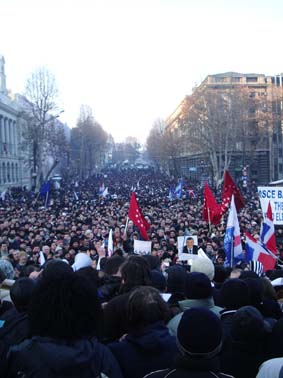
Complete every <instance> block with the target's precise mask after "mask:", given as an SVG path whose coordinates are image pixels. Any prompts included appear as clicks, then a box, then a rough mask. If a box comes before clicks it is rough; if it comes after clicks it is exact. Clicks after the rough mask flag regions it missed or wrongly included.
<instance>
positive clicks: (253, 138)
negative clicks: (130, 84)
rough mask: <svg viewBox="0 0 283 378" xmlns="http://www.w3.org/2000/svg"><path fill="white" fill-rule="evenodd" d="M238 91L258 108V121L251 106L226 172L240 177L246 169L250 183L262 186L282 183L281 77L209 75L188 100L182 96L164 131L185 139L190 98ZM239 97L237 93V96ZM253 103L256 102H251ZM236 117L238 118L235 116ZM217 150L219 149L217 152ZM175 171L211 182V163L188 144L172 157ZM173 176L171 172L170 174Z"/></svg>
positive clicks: (282, 92) (234, 74) (200, 152)
mask: <svg viewBox="0 0 283 378" xmlns="http://www.w3.org/2000/svg"><path fill="white" fill-rule="evenodd" d="M239 88H241V89H244V90H246V91H247V93H248V94H249V98H250V100H251V104H254V103H255V101H258V103H260V104H261V106H262V107H263V108H264V109H262V114H264V115H263V116H262V118H261V119H260V118H259V117H258V119H257V118H256V116H255V114H256V112H258V109H256V108H255V107H254V106H250V108H249V110H248V113H249V114H248V116H249V117H248V118H247V119H249V121H247V125H246V127H247V130H249V132H247V133H246V136H245V138H244V139H239V140H238V141H237V142H236V143H235V145H234V149H233V151H231V163H230V167H229V170H230V171H231V172H232V174H233V175H234V177H236V178H239V177H240V176H241V175H242V170H243V168H244V167H248V174H249V177H250V179H252V180H256V181H257V182H258V183H261V184H266V183H268V182H269V181H273V180H279V179H283V143H282V136H283V105H282V104H283V74H281V75H277V76H265V75H263V74H240V73H236V72H228V73H223V74H217V75H209V76H207V77H206V79H205V80H204V81H203V82H202V83H201V84H200V85H199V86H198V87H196V88H195V89H194V90H193V94H192V95H191V96H186V97H185V98H184V99H183V100H182V102H181V103H180V104H179V106H178V107H177V109H176V110H175V111H174V112H173V113H172V114H171V115H170V116H169V117H168V118H167V120H166V131H167V132H171V133H177V134H178V133H179V134H180V137H181V138H183V139H184V140H187V139H188V140H189V138H187V139H186V137H187V135H186V133H187V131H186V127H184V124H185V122H186V116H187V114H188V112H189V111H190V110H189V109H190V101H191V99H192V97H193V96H194V97H196V96H199V97H201V96H203V95H204V93H205V92H206V91H210V92H212V93H213V91H215V92H218V93H220V92H221V93H225V91H229V92H230V93H231V92H233V91H234V93H236V90H239ZM238 93H241V92H239V91H238V92H237V94H238ZM254 99H259V100H255V101H253V100H254ZM239 117H240V115H239ZM258 122H261V128H260V130H261V133H262V135H261V139H260V142H259V135H258V134H257V130H258V128H257V126H258V125H257V124H256V123H258ZM219 150H220V148H219ZM219 153H220V152H219ZM171 167H177V170H178V172H177V174H179V175H180V174H182V175H185V176H187V177H189V178H191V179H196V180H207V178H211V179H212V177H211V176H212V174H211V171H212V169H211V163H210V161H209V157H208V154H207V153H206V152H205V151H203V150H202V151H199V150H197V149H194V147H193V146H190V145H189V143H183V144H181V145H180V149H179V150H178V154H177V155H176V156H175V157H174V164H171ZM172 173H174V172H172Z"/></svg>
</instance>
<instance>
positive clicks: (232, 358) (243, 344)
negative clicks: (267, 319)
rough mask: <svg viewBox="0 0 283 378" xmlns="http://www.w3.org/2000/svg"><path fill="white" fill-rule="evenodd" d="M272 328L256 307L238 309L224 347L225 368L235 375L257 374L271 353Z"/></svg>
mask: <svg viewBox="0 0 283 378" xmlns="http://www.w3.org/2000/svg"><path fill="white" fill-rule="evenodd" d="M268 330H269V327H266V326H265V323H264V319H263V316H262V315H261V313H260V312H259V311H258V310H257V309H256V308H254V307H252V306H245V307H241V308H240V309H239V310H238V311H237V312H235V313H234V315H233V317H232V321H231V328H230V335H229V337H227V338H226V340H225V341H224V343H223V347H222V352H221V370H222V371H224V372H225V373H227V374H231V375H233V376H234V377H235V378H251V377H255V376H256V374H257V371H258V368H259V366H260V365H261V364H262V362H264V361H265V360H266V357H267V355H266V348H267V336H268V334H267V332H268Z"/></svg>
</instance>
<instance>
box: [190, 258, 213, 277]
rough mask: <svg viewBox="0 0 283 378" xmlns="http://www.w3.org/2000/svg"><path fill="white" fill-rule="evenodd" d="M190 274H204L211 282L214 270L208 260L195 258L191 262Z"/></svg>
mask: <svg viewBox="0 0 283 378" xmlns="http://www.w3.org/2000/svg"><path fill="white" fill-rule="evenodd" d="M191 272H199V273H204V274H205V275H207V277H208V278H209V280H210V281H212V280H213V277H214V272H215V269H214V265H213V263H212V261H211V260H210V259H206V258H203V257H197V258H196V259H194V260H193V261H192V265H191Z"/></svg>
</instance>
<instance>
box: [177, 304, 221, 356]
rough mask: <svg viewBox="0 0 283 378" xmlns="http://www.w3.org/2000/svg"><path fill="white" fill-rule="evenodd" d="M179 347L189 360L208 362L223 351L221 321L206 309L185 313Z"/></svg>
mask: <svg viewBox="0 0 283 378" xmlns="http://www.w3.org/2000/svg"><path fill="white" fill-rule="evenodd" d="M177 346H178V348H179V350H180V352H181V354H182V355H183V356H185V357H187V358H194V359H198V358H199V359H200V360H207V359H211V358H214V357H215V356H217V355H218V354H219V353H220V351H221V346H222V326H221V321H220V319H219V318H218V317H217V315H215V314H214V313H213V312H212V311H210V310H208V309H206V308H203V307H202V308H200V307H195V308H190V309H189V310H186V311H185V312H184V313H183V316H182V318H181V320H180V323H179V325H178V329H177Z"/></svg>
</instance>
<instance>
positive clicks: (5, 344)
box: [0, 308, 30, 377]
mask: <svg viewBox="0 0 283 378" xmlns="http://www.w3.org/2000/svg"><path fill="white" fill-rule="evenodd" d="M2 320H4V321H5V323H4V326H3V327H2V328H0V376H1V377H2V376H3V375H2V374H1V373H2V371H3V369H5V364H6V355H7V353H8V350H9V349H10V347H11V346H13V345H17V344H19V343H21V342H22V341H23V340H25V339H26V338H28V337H29V336H30V328H29V322H28V316H27V314H26V313H25V312H22V313H21V312H18V311H17V310H16V308H12V309H11V310H9V311H6V312H5V314H4V315H3V316H2Z"/></svg>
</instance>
